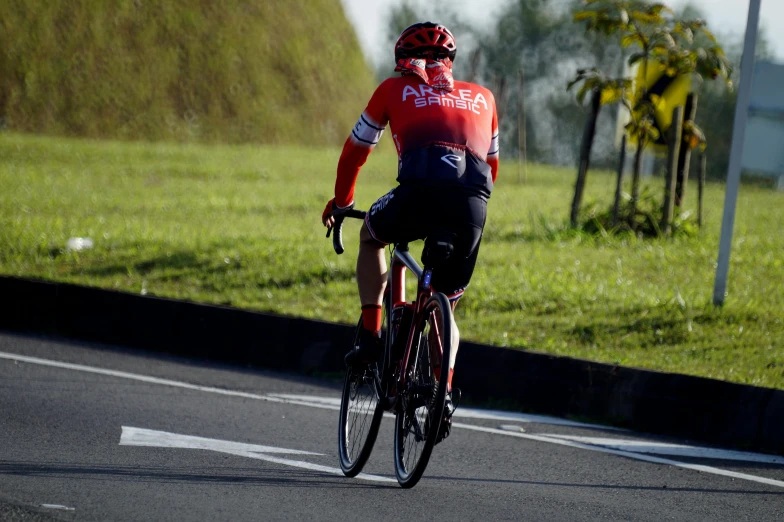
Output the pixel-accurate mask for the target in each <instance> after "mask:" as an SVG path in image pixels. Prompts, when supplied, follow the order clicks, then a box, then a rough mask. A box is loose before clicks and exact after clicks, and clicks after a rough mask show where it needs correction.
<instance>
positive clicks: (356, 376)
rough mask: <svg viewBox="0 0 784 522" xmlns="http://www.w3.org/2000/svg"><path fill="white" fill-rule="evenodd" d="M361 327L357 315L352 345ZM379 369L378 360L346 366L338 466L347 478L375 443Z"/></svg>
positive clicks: (359, 468) (380, 414)
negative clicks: (357, 321)
mask: <svg viewBox="0 0 784 522" xmlns="http://www.w3.org/2000/svg"><path fill="white" fill-rule="evenodd" d="M361 327H362V319H361V318H360V320H359V325H358V326H357V332H356V334H355V336H354V344H353V345H352V346H356V344H357V341H358V340H359V332H360V328H361ZM381 372H382V365H381V363H374V364H365V365H362V366H360V367H356V368H352V367H351V366H349V367H347V368H346V377H345V379H344V380H343V395H342V396H341V399H340V420H339V427H338V454H339V455H340V469H341V470H342V471H343V474H344V475H346V476H347V477H356V476H357V475H358V474H359V472H360V471H362V468H363V467H364V466H365V463H366V462H367V460H368V458H369V457H370V453H371V452H372V451H373V445H374V444H375V442H376V436H377V435H378V428H379V426H380V425H381V418H382V417H383V414H384V410H383V408H382V406H381V402H380V401H379V393H378V392H379V387H380V376H381Z"/></svg>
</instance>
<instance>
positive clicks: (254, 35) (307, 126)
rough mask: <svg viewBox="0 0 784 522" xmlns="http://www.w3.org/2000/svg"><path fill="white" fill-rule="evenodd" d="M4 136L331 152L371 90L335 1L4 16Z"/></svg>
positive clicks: (45, 6)
mask: <svg viewBox="0 0 784 522" xmlns="http://www.w3.org/2000/svg"><path fill="white" fill-rule="evenodd" d="M2 11H3V16H2V17H0V127H2V123H3V120H4V121H5V125H6V126H8V128H11V129H14V130H18V131H25V132H44V133H49V134H60V135H78V136H89V137H118V138H132V139H168V140H189V141H194V140H199V141H203V140H209V141H222V142H233V143H236V142H245V141H256V142H265V143H291V142H300V143H312V144H333V145H335V144H338V143H340V140H343V139H345V136H344V134H345V129H348V128H350V126H351V125H353V124H354V122H355V121H356V118H357V116H358V115H359V113H360V112H361V111H362V109H363V108H364V105H363V104H364V102H366V100H367V99H368V97H369V96H370V94H371V93H372V90H373V87H374V85H373V84H374V78H373V76H372V73H371V71H370V69H369V67H368V66H367V65H366V64H365V62H364V59H363V57H362V54H361V52H360V48H359V45H358V43H357V40H356V36H355V35H354V31H353V29H352V28H351V26H350V25H349V22H348V21H347V19H346V18H345V16H344V13H343V10H342V7H341V5H340V1H339V0H307V1H305V0H291V1H286V2H270V1H265V0H261V1H258V0H256V1H247V0H223V1H221V2H213V1H211V0H172V1H167V2H139V1H135V0H119V1H116V2H104V1H102V0H71V1H69V2H29V1H24V0H9V1H7V2H4V5H3V9H2Z"/></svg>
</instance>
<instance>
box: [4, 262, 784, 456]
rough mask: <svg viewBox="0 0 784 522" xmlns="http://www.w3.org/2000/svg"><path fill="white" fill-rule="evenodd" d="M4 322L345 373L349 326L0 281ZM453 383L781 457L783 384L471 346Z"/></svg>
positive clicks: (575, 414)
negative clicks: (757, 383) (761, 385)
mask: <svg viewBox="0 0 784 522" xmlns="http://www.w3.org/2000/svg"><path fill="white" fill-rule="evenodd" d="M0 295H2V296H3V299H2V301H3V310H2V312H0V329H4V330H8V331H13V332H18V333H36V334H49V335H58V336H62V337H67V338H74V339H80V340H85V341H93V342H100V343H107V344H116V345H121V346H127V347H133V348H144V349H148V350H155V351H161V352H165V353H169V354H175V355H182V356H190V357H202V358H206V359H212V360H219V361H223V362H230V363H238V364H243V365H250V366H255V367H259V368H266V369H273V370H281V371H289V372H297V373H304V374H311V375H313V374H318V375H329V374H336V375H337V374H339V373H340V372H341V371H342V367H343V363H342V358H343V354H344V353H345V351H346V347H347V345H348V344H349V343H350V342H351V338H352V335H353V327H352V326H350V325H343V324H334V323H328V322H324V321H318V320H312V319H304V318H298V317H288V316H282V315H276V314H271V313H258V312H251V311H247V310H240V309H235V308H229V307H222V306H213V305H205V304H199V303H192V302H187V301H178V300H174V299H165V298H160V297H152V296H141V295H135V294H130V293H126V292H119V291H113V290H104V289H99V288H92V287H84V286H78V285H73V284H67V283H56V282H48V281H38V280H30V279H23V278H16V277H8V276H0ZM454 384H455V386H457V387H460V388H461V389H462V390H463V395H464V397H467V398H469V399H470V402H471V403H472V404H475V405H484V406H490V407H497V408H503V409H519V410H524V411H529V412H536V413H542V414H548V415H556V416H560V417H569V418H573V419H580V420H590V421H592V422H602V423H606V424H612V425H615V426H622V427H625V428H630V429H634V430H637V431H644V432H648V433H656V434H662V435H669V436H675V437H683V438H688V439H692V440H697V441H702V442H707V443H711V444H717V445H722V446H729V447H733V448H738V449H743V450H751V451H761V452H766V453H774V454H779V455H784V422H781V419H784V391H783V390H775V389H770V388H759V387H754V386H747V385H742V384H734V383H728V382H724V381H719V380H715V379H706V378H701V377H693V376H687V375H679V374H670V373H662V372H655V371H650V370H640V369H636V368H627V367H622V366H614V365H610V364H603V363H596V362H591V361H585V360H580V359H574V358H570V357H558V356H553V355H549V354H542V353H536V352H530V351H520V350H512V349H507V348H500V347H496V346H488V345H482V344H478V343H472V342H463V343H461V346H460V351H459V352H458V364H457V372H456V373H455V381H454Z"/></svg>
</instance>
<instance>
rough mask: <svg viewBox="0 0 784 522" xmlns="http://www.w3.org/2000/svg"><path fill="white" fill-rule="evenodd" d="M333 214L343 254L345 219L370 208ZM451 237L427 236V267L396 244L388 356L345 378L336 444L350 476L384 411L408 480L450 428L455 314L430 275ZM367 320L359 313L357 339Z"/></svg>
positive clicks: (388, 294)
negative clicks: (409, 282) (412, 287)
mask: <svg viewBox="0 0 784 522" xmlns="http://www.w3.org/2000/svg"><path fill="white" fill-rule="evenodd" d="M333 216H334V217H335V224H334V227H333V228H334V234H333V236H332V240H333V246H334V249H335V252H336V253H338V254H342V253H343V242H342V225H343V220H344V219H345V218H356V219H364V218H365V212H363V211H361V210H354V209H349V210H346V211H341V212H338V213H336V214H333ZM330 231H331V230H329V231H328V232H327V237H329V234H330ZM453 238H454V235H452V234H449V233H445V232H444V233H435V234H431V235H430V236H429V237H428V238H427V239H426V240H425V248H424V251H423V255H422V262H423V265H424V267H420V266H419V265H418V264H417V262H416V261H415V260H414V258H413V257H412V256H411V254H410V253H409V250H408V244H407V243H397V244H395V245H393V249H392V253H391V262H390V267H389V271H388V276H387V285H386V290H385V292H384V302H383V306H382V314H383V315H382V317H383V322H382V332H381V333H382V338H383V342H384V356H383V357H382V358H381V360H380V361H379V362H377V363H372V364H362V365H358V366H350V365H349V366H347V368H346V376H345V380H344V382H343V394H342V397H341V401H340V422H339V429H338V449H339V455H340V468H341V470H343V473H344V474H345V475H346V476H348V477H355V476H356V475H358V474H359V473H360V471H362V468H363V466H364V465H365V463H366V462H367V460H368V458H369V457H370V453H371V451H372V450H373V445H374V443H375V441H376V436H377V435H378V430H379V426H380V425H381V419H382V417H383V415H384V412H385V411H387V412H390V413H394V414H395V432H394V459H395V475H396V477H397V480H398V483H400V485H401V486H402V487H404V488H411V487H413V486H415V485H416V483H417V482H419V479H420V478H422V474H423V473H424V472H425V468H426V467H427V463H428V461H429V459H430V455H431V453H432V452H433V447H434V446H435V445H436V444H437V443H438V442H440V441H441V440H443V438H445V437H446V436H447V435H448V429H449V426H450V422H449V421H450V418H451V415H452V413H453V412H454V405H455V404H456V403H457V402H458V400H459V396H458V395H459V391H458V390H457V389H455V390H454V392H453V390H451V375H452V373H453V371H454V364H455V354H454V353H453V350H452V335H453V324H454V319H453V317H452V307H451V306H450V303H449V299H448V298H447V297H446V295H444V294H443V293H440V292H435V291H434V290H433V289H432V287H431V285H430V282H431V280H432V277H433V271H434V270H438V267H439V266H441V265H442V264H443V263H444V262H445V261H446V260H447V259H449V256H450V255H451V254H452V251H453V250H454V247H453V244H454V243H453ZM406 270H410V271H411V272H412V273H413V274H414V275H415V276H416V277H417V281H418V284H417V291H416V298H415V299H414V300H413V301H411V302H407V301H406V295H405V292H406V288H405V281H406V280H405V277H406ZM361 326H362V319H361V318H360V321H359V324H358V326H357V333H356V335H355V339H354V344H353V345H352V347H353V346H356V344H357V342H358V340H359V332H360V328H361ZM444 366H446V367H444ZM453 394H454V397H453ZM453 401H454V402H453Z"/></svg>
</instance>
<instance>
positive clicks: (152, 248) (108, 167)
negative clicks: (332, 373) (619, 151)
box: [0, 133, 784, 389]
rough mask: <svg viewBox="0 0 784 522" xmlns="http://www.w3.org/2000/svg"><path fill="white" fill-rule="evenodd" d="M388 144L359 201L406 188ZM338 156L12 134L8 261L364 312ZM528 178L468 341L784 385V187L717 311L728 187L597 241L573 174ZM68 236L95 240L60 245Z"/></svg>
mask: <svg viewBox="0 0 784 522" xmlns="http://www.w3.org/2000/svg"><path fill="white" fill-rule="evenodd" d="M386 150H387V151H388V152H384V150H381V151H377V152H376V153H374V154H373V155H371V159H370V161H369V162H368V164H367V165H366V167H365V169H364V170H363V173H362V176H361V178H360V183H359V187H358V191H357V201H358V206H360V207H365V208H366V207H367V206H369V204H370V203H371V202H372V200H373V199H375V197H377V196H379V195H380V194H382V193H383V192H385V191H387V190H388V189H389V187H391V186H392V185H393V183H394V181H393V180H394V175H395V158H394V156H393V153H392V152H391V150H392V148H391V147H387V148H386ZM338 153H339V151H338V150H336V149H332V148H324V149H305V148H289V147H252V146H237V147H227V146H196V145H171V144H139V143H116V142H95V141H77V140H63V139H59V140H58V139H51V138H35V137H28V136H22V135H18V134H7V133H5V134H0V186H2V187H3V190H2V191H0V273H4V274H13V275H22V276H35V277H44V278H49V279H55V280H60V281H72V282H77V283H82V284H88V285H96V286H103V287H111V288H119V289H124V290H129V291H132V292H146V293H148V294H157V295H164V296H172V297H178V298H185V299H191V300H195V301H203V302H212V303H221V304H229V305H233V306H238V307H244V308H251V309H256V310H273V311H277V312H282V313H287V314H295V315H300V316H308V317H319V318H324V319H328V320H336V321H343V322H346V323H352V322H353V321H354V318H355V316H356V314H357V312H358V306H357V298H356V289H355V283H354V262H355V261H354V256H355V254H356V243H355V240H354V239H352V238H355V237H356V236H355V235H356V232H357V230H358V224H356V223H352V224H350V225H349V226H348V227H347V231H346V237H347V253H346V255H344V256H342V257H337V256H335V254H334V253H333V252H332V250H331V244H330V242H329V241H327V240H326V239H324V230H323V229H322V228H321V226H320V223H319V216H320V213H321V210H322V208H323V204H324V202H325V200H326V199H327V198H328V196H329V194H330V193H331V191H332V185H333V183H334V165H335V162H336V161H337V157H338ZM515 177H516V175H515V167H514V166H513V165H502V173H501V178H500V182H499V184H498V186H497V188H496V191H495V193H494V195H493V198H492V201H491V203H490V216H489V220H488V227H487V230H486V236H485V239H484V240H483V244H482V252H481V255H480V263H479V266H478V268H477V271H476V273H475V277H474V280H473V282H472V285H471V288H470V291H469V292H468V294H467V296H466V298H465V299H464V300H463V301H462V302H461V305H460V307H459V308H458V314H457V318H458V321H459V324H460V326H461V330H462V332H463V335H464V337H465V338H468V339H475V340H479V341H485V342H489V343H494V344H499V345H505V346H513V347H525V348H530V349H534V350H538V351H546V352H550V353H556V354H562V355H570V356H576V357H582V358H588V359H593V360H600V361H608V362H613V363H620V364H624V365H630V366H639V367H647V368H655V369H661V370H667V371H675V372H683V373H690V374H695V375H703V376H708V377H715V378H720V379H726V380H730V381H736V382H742V383H749V384H755V385H763V386H771V387H777V388H781V389H784V313H782V309H784V293H782V292H781V287H780V285H781V281H783V280H784V260H783V259H782V253H783V252H784V238H783V237H782V234H781V233H780V231H781V228H782V224H784V205H782V197H784V196H783V195H782V194H780V193H775V192H770V191H767V190H762V189H759V188H755V187H744V189H743V191H742V193H741V198H740V201H739V206H738V223H737V227H736V235H735V245H734V251H733V259H732V261H733V265H732V270H731V273H730V277H731V280H730V289H729V290H730V295H729V299H728V302H727V306H726V307H725V308H724V309H722V310H716V309H714V308H713V307H712V306H711V305H710V304H709V303H710V299H711V294H712V284H713V276H714V262H715V259H716V252H717V243H718V232H719V223H720V218H721V212H720V209H721V205H722V203H723V194H722V189H723V187H721V186H718V185H716V186H709V188H708V191H707V195H706V207H707V209H708V212H707V224H706V227H705V230H704V232H703V233H702V235H701V236H700V237H695V238H685V239H675V240H655V241H640V240H636V239H634V238H626V239H618V238H607V239H592V238H589V237H587V236H583V235H575V234H571V233H568V232H565V231H564V229H563V221H564V220H563V218H564V217H565V216H566V214H567V209H568V204H569V196H570V192H571V184H572V178H573V172H572V171H571V170H563V169H553V168H548V167H537V166H534V167H532V168H531V172H530V173H529V181H528V183H527V184H526V185H520V184H517V183H515V182H514V178H515ZM612 183H613V180H612V177H611V176H610V175H608V174H602V173H592V174H591V179H590V180H589V186H588V199H598V198H601V199H603V200H604V201H608V200H609V197H610V196H609V194H610V193H611V190H612ZM659 185H660V182H659V181H658V180H656V182H655V186H654V187H653V188H654V190H656V191H658V190H659V189H660V187H659ZM690 191H691V193H690V194H689V195H688V197H689V201H694V199H695V198H694V196H695V192H696V191H695V187H693V186H691V187H690ZM72 236H89V237H92V238H93V239H94V240H95V243H96V247H95V248H94V249H93V250H90V251H86V252H82V253H68V252H64V251H63V250H62V249H63V247H64V245H65V242H66V240H67V239H68V238H69V237H72Z"/></svg>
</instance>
